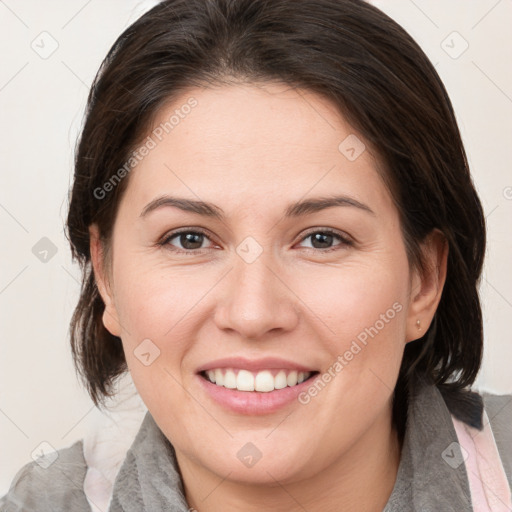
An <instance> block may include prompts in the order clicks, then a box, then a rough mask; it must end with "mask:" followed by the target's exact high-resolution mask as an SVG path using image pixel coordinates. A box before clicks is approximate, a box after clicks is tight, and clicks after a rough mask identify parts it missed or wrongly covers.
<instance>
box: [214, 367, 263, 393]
mask: <svg viewBox="0 0 512 512" xmlns="http://www.w3.org/2000/svg"><path fill="white" fill-rule="evenodd" d="M216 371H217V370H216ZM219 371H220V370H219ZM236 389H238V390H239V391H254V376H253V374H252V373H251V372H248V371H247V370H240V371H239V372H238V375H237V376H236Z"/></svg>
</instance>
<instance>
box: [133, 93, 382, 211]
mask: <svg viewBox="0 0 512 512" xmlns="http://www.w3.org/2000/svg"><path fill="white" fill-rule="evenodd" d="M147 137H148V138H147V139H145V141H146V143H149V144H146V145H150V146H151V149H150V150H149V151H147V152H146V155H145V156H144V157H143V158H141V159H140V162H139V163H138V164H137V166H136V167H135V169H134V171H132V175H131V177H130V185H129V187H128V191H127V195H129V196H130V199H131V200H133V202H134V204H135V203H138V204H141V203H143V202H148V201H150V200H151V199H153V198H154V196H155V194H156V193H164V192H168V193H171V192H172V193H176V192H177V191H179V192H182V193H183V194H182V195H187V196H188V197H194V195H195V196H198V197H200V198H201V199H208V200H212V201H213V202H215V203H219V202H222V200H223V199H224V200H225V201H228V202H231V203H232V204H233V203H234V202H237V203H238V204H239V205H240V206H241V205H243V204H249V203H251V202H256V203H259V204H260V205H263V204H270V203H272V202H273V203H275V202H276V201H279V200H280V199H284V196H285V195H290V197H292V198H293V199H295V200H296V199H298V198H300V197H303V196H306V195H308V194H309V192H311V194H313V195H325V194H329V193H331V192H332V191H333V188H337V189H340V190H339V191H340V192H342V193H350V194H351V195H352V196H354V197H355V198H356V199H358V197H359V198H361V199H362V198H363V197H365V199H366V200H368V199H371V200H372V201H373V202H374V203H375V202H377V203H379V202H380V203H382V202H385V201H387V200H388V199H389V198H388V197H387V195H388V194H387V190H386V188H385V187H384V185H383V183H382V180H381V179H380V176H379V174H378V172H377V164H378V162H377V160H376V159H375V157H374V156H373V155H372V154H371V151H370V150H369V148H368V146H367V145H366V147H365V143H364V142H363V138H362V136H361V135H359V134H357V133H356V132H355V130H354V129H353V128H352V127H351V126H350V125H349V124H348V123H347V121H346V120H345V119H344V118H343V116H342V115H341V114H340V113H339V111H338V110H337V108H336V107H335V105H333V104H332V103H331V102H329V101H328V100H327V99H325V98H323V97H321V96H319V95H317V94H315V93H313V92H311V91H305V90H299V89H293V88H291V87H289V86H287V85H283V84H264V85H229V86H219V87H211V88H192V89H189V90H188V91H186V92H184V93H183V94H181V95H180V96H179V97H177V98H176V99H175V100H174V101H173V102H172V103H170V104H168V105H166V106H165V107H163V108H161V109H160V111H159V112H157V115H156V116H155V119H154V122H153V126H152V127H151V130H150V132H149V133H148V134H147ZM143 142H144V141H143ZM354 157H356V158H354ZM205 196H209V197H205Z"/></svg>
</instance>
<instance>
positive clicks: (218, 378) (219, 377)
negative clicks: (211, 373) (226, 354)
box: [215, 368, 224, 386]
mask: <svg viewBox="0 0 512 512" xmlns="http://www.w3.org/2000/svg"><path fill="white" fill-rule="evenodd" d="M215 384H217V386H224V374H223V373H222V370H220V369H218V368H217V369H216V370H215Z"/></svg>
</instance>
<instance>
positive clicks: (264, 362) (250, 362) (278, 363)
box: [197, 357, 316, 373]
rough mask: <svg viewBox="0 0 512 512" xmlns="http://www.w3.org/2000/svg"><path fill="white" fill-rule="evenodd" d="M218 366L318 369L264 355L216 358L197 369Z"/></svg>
mask: <svg viewBox="0 0 512 512" xmlns="http://www.w3.org/2000/svg"><path fill="white" fill-rule="evenodd" d="M216 368H239V369H243V370H249V371H260V370H271V369H281V368H282V369H287V370H297V371H298V372H314V371H316V370H314V369H312V368H310V367H308V366H304V365H302V364H299V363H295V362H293V361H288V360H286V359H282V358H280V357H264V358H261V359H246V358H244V357H226V358H223V359H215V360H214V361H210V362H209V363H206V364H204V365H202V366H200V367H199V368H198V369H197V373H201V372H204V371H207V370H214V369H216Z"/></svg>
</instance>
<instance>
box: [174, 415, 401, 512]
mask: <svg viewBox="0 0 512 512" xmlns="http://www.w3.org/2000/svg"><path fill="white" fill-rule="evenodd" d="M400 451H401V446H400V442H399V439H398V436H397V433H396V431H395V430H394V429H393V428H392V424H391V409H390V410H389V413H388V414H386V415H385V417H384V418H379V419H378V420H377V422H376V423H375V424H374V425H372V426H371V427H370V428H369V429H368V431H367V432H366V433H365V434H363V436H362V437H361V438H360V439H359V440H358V441H357V443H355V444H354V445H353V446H352V448H351V449H350V450H349V451H348V452H346V453H343V454H342V455H341V456H340V457H339V458H338V459H336V460H335V462H334V463H333V464H331V465H330V466H328V467H325V468H324V469H323V470H322V471H321V472H320V473H317V474H315V475H313V476H312V477H310V478H308V479H306V480H301V481H295V482H292V483H286V484H285V485H283V484H281V483H280V482H277V481H275V482H274V485H263V484H258V485H252V484H247V483H240V482H236V481H232V480H228V479H227V478H225V479H223V478H222V477H219V476H218V475H215V474H214V473H212V472H210V471H208V470H207V469H206V468H204V466H200V465H197V464H194V463H192V462H191V461H190V460H186V459H184V458H183V455H182V454H180V453H178V452H177V459H178V464H179V466H180V470H181V474H182V478H183V483H184V487H185V497H186V499H187V502H188V504H189V506H190V507H191V509H190V510H192V511H193V510H197V511H198V512H221V511H222V512H232V511H233V512H234V511H237V512H238V511H240V510H244V511H247V512H252V511H261V510H273V511H276V512H299V511H300V512H304V510H307V511H308V512H320V511H322V512H335V511H336V512H338V511H339V510H340V507H342V509H343V511H344V512H381V511H382V510H383V509H384V507H385V505H386V503H387V501H388V499H389V496H390V495H391V492H392V490H393V487H394V484H395V480H396V475H397V472H398V466H399V463H400Z"/></svg>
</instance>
